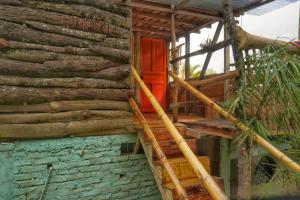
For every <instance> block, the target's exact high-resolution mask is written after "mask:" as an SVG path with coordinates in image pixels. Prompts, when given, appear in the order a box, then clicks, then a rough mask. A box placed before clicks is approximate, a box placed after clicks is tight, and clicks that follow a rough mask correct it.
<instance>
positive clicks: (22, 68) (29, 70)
mask: <svg viewBox="0 0 300 200" xmlns="http://www.w3.org/2000/svg"><path fill="white" fill-rule="evenodd" d="M76 62H77V63H76ZM105 62H107V61H104V60H97V61H91V60H78V61H77V60H72V61H70V60H65V61H50V62H46V63H44V64H39V63H31V62H22V61H14V60H8V59H1V58H0V63H1V65H0V74H3V75H13V76H14V75H16V76H28V77H49V78H59V77H63V78H73V77H85V78H97V79H109V80H122V79H124V78H126V77H128V76H129V65H121V66H117V67H113V65H114V63H110V62H108V64H105ZM101 63H103V65H102V64H101ZM110 65H112V66H110ZM107 66H109V68H106V67H107ZM98 69H99V70H98Z"/></svg>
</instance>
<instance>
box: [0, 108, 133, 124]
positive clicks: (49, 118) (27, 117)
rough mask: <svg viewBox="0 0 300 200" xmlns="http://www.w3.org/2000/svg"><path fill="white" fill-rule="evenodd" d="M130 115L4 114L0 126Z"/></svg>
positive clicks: (126, 114) (82, 112)
mask: <svg viewBox="0 0 300 200" xmlns="http://www.w3.org/2000/svg"><path fill="white" fill-rule="evenodd" d="M130 117H132V113H130V112H128V111H121V110H80V111H69V112H58V113H33V114H5V115H3V114H2V115H0V124H22V123H24V124H37V123H50V122H51V123H53V122H68V121H81V120H88V119H89V120H90V119H93V120H95V119H96V120H99V119H114V120H115V119H120V118H130Z"/></svg>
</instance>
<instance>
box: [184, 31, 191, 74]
mask: <svg viewBox="0 0 300 200" xmlns="http://www.w3.org/2000/svg"><path fill="white" fill-rule="evenodd" d="M190 51H191V36H190V33H187V34H186V35H185V55H187V54H189V53H190ZM190 65H191V63H190V57H187V58H186V59H185V80H189V78H190V67H191V66H190Z"/></svg>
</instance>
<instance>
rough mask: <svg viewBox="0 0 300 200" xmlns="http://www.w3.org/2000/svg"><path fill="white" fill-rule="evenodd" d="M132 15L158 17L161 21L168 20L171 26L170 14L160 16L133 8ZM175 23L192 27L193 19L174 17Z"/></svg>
mask: <svg viewBox="0 0 300 200" xmlns="http://www.w3.org/2000/svg"><path fill="white" fill-rule="evenodd" d="M133 16H134V17H137V16H142V17H148V18H153V19H159V20H162V21H166V22H169V24H170V26H171V20H170V15H167V16H162V15H156V14H152V13H147V12H141V11H137V10H134V11H133ZM175 23H176V24H182V25H185V26H189V27H193V26H194V24H195V22H194V21H190V20H184V19H176V22H175Z"/></svg>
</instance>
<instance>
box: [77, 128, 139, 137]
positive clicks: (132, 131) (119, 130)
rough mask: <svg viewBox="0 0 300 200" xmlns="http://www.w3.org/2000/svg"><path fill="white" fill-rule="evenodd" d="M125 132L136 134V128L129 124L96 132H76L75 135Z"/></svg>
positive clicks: (101, 134) (118, 133) (121, 133)
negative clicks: (124, 126)
mask: <svg viewBox="0 0 300 200" xmlns="http://www.w3.org/2000/svg"><path fill="white" fill-rule="evenodd" d="M123 134H136V129H135V127H134V126H127V127H126V128H117V129H110V130H100V131H96V132H83V133H76V134H74V135H73V136H77V137H85V136H103V135H123Z"/></svg>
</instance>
